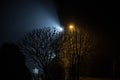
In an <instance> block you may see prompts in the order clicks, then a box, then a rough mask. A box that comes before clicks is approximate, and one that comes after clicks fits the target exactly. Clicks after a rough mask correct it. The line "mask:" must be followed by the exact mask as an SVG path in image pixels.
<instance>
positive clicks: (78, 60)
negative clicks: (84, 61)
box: [69, 24, 81, 80]
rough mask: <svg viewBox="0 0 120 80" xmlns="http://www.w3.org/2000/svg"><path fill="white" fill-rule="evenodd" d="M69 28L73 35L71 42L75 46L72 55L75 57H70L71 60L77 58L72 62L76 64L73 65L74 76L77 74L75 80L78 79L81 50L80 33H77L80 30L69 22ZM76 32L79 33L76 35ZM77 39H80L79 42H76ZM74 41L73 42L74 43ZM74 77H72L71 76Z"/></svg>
mask: <svg viewBox="0 0 120 80" xmlns="http://www.w3.org/2000/svg"><path fill="white" fill-rule="evenodd" d="M69 30H70V31H71V33H72V37H73V39H74V40H73V44H75V46H74V53H75V54H74V55H76V56H77V57H73V56H72V57H73V58H74V59H73V58H72V59H73V60H76V59H77V61H75V62H74V64H76V66H75V72H76V74H77V75H76V76H77V80H79V66H80V65H79V62H80V54H81V53H80V52H81V34H79V33H80V32H79V31H80V30H79V28H77V27H76V26H75V25H73V24H71V25H69ZM78 34H79V36H78ZM78 41H80V42H79V43H78ZM74 42H75V43H74ZM79 44H80V46H79V47H78V45H79ZM78 49H80V52H79V50H78ZM73 78H74V77H73Z"/></svg>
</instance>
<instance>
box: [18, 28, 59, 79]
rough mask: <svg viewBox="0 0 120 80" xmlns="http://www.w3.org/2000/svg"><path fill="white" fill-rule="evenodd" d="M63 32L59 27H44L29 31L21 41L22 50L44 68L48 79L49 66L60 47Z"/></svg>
mask: <svg viewBox="0 0 120 80" xmlns="http://www.w3.org/2000/svg"><path fill="white" fill-rule="evenodd" d="M60 39H61V34H60V33H59V31H57V29H55V28H53V29H51V28H50V27H44V28H40V29H36V30H33V31H32V32H29V33H27V34H26V35H25V36H24V37H23V39H22V40H21V41H20V43H19V46H20V49H21V51H22V52H23V53H24V54H25V55H26V57H29V58H30V59H32V60H33V61H35V62H36V63H37V64H38V66H39V67H40V68H41V69H42V70H43V75H44V78H46V79H47V67H48V65H49V64H50V63H51V61H52V60H53V58H55V56H57V54H58V53H59V49H60Z"/></svg>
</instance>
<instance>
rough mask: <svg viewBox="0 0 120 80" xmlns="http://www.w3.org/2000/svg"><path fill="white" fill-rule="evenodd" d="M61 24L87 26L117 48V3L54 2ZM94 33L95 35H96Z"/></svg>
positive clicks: (79, 0)
mask: <svg viewBox="0 0 120 80" xmlns="http://www.w3.org/2000/svg"><path fill="white" fill-rule="evenodd" d="M56 5H57V10H58V14H59V18H60V21H61V23H62V24H64V25H66V24H68V23H69V22H70V21H73V22H74V21H75V23H77V24H78V25H79V24H83V25H87V26H88V27H89V28H90V29H93V30H94V31H96V32H97V33H100V34H101V35H103V36H105V37H106V39H107V40H106V41H110V43H112V44H113V45H114V46H118V42H119V39H118V36H119V18H120V16H119V14H120V12H119V8H120V6H119V2H118V1H115V0H114V1H113V0H112V1H110V0H109V1H108V0H94V1H92V0H89V1H88V0H59V1H56ZM97 33H96V34H97Z"/></svg>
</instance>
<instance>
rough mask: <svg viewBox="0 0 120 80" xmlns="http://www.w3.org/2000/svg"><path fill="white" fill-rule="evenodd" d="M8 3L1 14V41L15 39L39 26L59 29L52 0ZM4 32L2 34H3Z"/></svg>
mask: <svg viewBox="0 0 120 80" xmlns="http://www.w3.org/2000/svg"><path fill="white" fill-rule="evenodd" d="M18 1H20V2H18V3H14V2H13V3H12V2H11V4H13V5H9V10H7V9H6V11H5V12H4V15H3V21H4V22H3V23H5V24H3V27H2V32H1V34H2V35H1V34H0V36H2V39H1V41H2V42H3V41H17V40H19V39H20V37H22V36H23V35H24V34H25V33H26V32H29V31H31V30H33V29H37V28H40V27H51V29H52V28H53V27H56V28H58V29H59V31H63V29H62V28H60V22H59V19H58V15H57V12H56V7H55V4H54V2H53V0H18ZM3 34H4V35H3ZM3 36H4V37H3Z"/></svg>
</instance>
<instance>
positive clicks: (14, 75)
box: [0, 43, 32, 80]
mask: <svg viewBox="0 0 120 80" xmlns="http://www.w3.org/2000/svg"><path fill="white" fill-rule="evenodd" d="M0 59H1V60H0V63H1V70H0V72H1V73H2V78H1V79H3V80H7V78H8V79H10V80H31V79H32V78H31V75H30V72H29V70H28V69H27V67H26V65H25V57H24V55H23V54H22V53H21V52H20V50H19V47H18V46H17V45H15V44H13V43H4V44H2V46H1V47H0Z"/></svg>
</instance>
